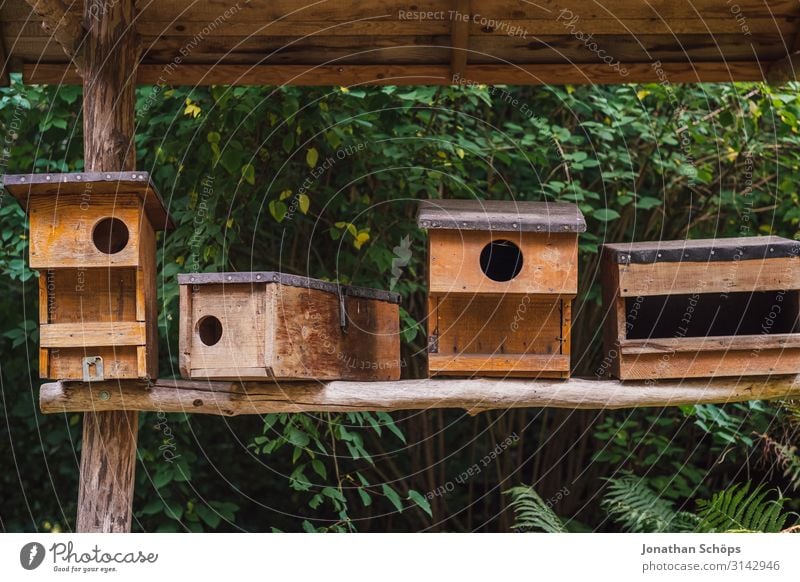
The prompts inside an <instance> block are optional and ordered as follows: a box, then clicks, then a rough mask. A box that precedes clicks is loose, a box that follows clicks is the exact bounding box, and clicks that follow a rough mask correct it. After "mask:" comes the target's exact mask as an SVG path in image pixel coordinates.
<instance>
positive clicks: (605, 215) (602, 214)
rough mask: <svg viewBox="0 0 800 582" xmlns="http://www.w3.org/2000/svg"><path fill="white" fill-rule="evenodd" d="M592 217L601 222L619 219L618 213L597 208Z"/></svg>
mask: <svg viewBox="0 0 800 582" xmlns="http://www.w3.org/2000/svg"><path fill="white" fill-rule="evenodd" d="M592 216H593V217H594V218H596V219H597V220H599V221H601V222H609V221H611V220H616V219H617V218H619V216H620V215H619V212H617V211H616V210H612V209H611V208H598V209H597V210H595V211H594V212H592Z"/></svg>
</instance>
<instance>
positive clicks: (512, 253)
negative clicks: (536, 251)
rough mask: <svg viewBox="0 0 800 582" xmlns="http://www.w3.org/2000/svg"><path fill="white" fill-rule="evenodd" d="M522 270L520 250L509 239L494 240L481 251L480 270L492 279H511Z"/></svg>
mask: <svg viewBox="0 0 800 582" xmlns="http://www.w3.org/2000/svg"><path fill="white" fill-rule="evenodd" d="M521 270H522V251H521V250H519V247H518V246H517V245H515V244H514V243H512V242H511V241H510V240H495V241H492V242H490V243H489V244H488V245H486V246H485V247H483V250H482V251H481V271H483V274H484V275H486V276H487V277H489V278H490V279H491V280H492V281H501V282H502V281H511V279H513V278H514V277H516V276H517V275H519V272H520V271H521Z"/></svg>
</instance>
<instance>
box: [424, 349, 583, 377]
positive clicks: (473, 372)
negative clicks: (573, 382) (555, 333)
mask: <svg viewBox="0 0 800 582" xmlns="http://www.w3.org/2000/svg"><path fill="white" fill-rule="evenodd" d="M428 369H429V370H430V372H431V375H434V376H444V375H449V376H453V375H457V376H490V375H491V376H494V375H506V374H509V375H512V374H521V373H524V374H528V375H529V376H530V377H532V378H535V377H536V375H537V373H538V372H569V356H568V355H561V354H551V355H541V354H428Z"/></svg>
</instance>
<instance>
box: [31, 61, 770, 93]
mask: <svg viewBox="0 0 800 582" xmlns="http://www.w3.org/2000/svg"><path fill="white" fill-rule="evenodd" d="M625 68H626V69H627V70H628V72H629V74H628V76H627V77H625V82H626V83H659V82H670V83H728V82H733V81H763V80H764V71H763V69H762V67H761V65H760V64H759V63H757V62H753V61H726V62H724V63H719V62H702V61H693V62H691V63H686V62H674V63H669V62H664V63H626V64H625ZM22 73H23V80H24V81H25V82H26V83H29V84H57V85H70V84H73V85H74V84H80V82H81V78H80V76H79V75H77V74H76V73H74V72H73V71H72V70H70V69H69V67H67V66H65V65H63V64H48V63H41V64H34V63H25V64H24V66H23V71H22ZM136 82H137V84H139V85H163V84H169V85H191V86H205V85H240V86H242V85H274V86H282V85H298V86H326V85H333V86H348V87H350V86H356V85H449V84H450V83H451V82H452V77H451V76H450V67H449V66H447V65H414V66H412V65H319V66H311V67H309V66H305V65H274V66H273V65H226V64H217V63H208V64H181V65H176V66H174V67H170V68H169V69H167V65H157V64H143V65H140V66H139V67H138V69H137V76H136ZM463 82H464V83H470V84H489V85H492V84H498V85H501V84H507V85H563V84H565V83H570V84H577V85H585V84H592V85H594V84H600V85H602V84H617V83H620V82H621V81H620V75H619V73H617V72H615V71H614V70H613V69H612V68H611V67H609V66H608V65H606V64H605V63H599V64H592V63H588V64H579V63H573V64H537V65H508V64H491V65H468V66H467V68H466V70H465V72H464V81H463Z"/></svg>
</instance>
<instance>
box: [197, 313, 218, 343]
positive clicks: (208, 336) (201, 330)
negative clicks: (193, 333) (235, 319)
mask: <svg viewBox="0 0 800 582" xmlns="http://www.w3.org/2000/svg"><path fill="white" fill-rule="evenodd" d="M197 334H198V335H199V336H200V341H201V342H203V343H204V344H205V345H207V346H213V345H214V344H216V343H217V342H218V341H219V340H220V339H221V338H222V322H221V321H220V320H219V319H217V318H216V317H214V316H213V315H206V316H205V317H202V318H201V319H200V321H198V322H197Z"/></svg>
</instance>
